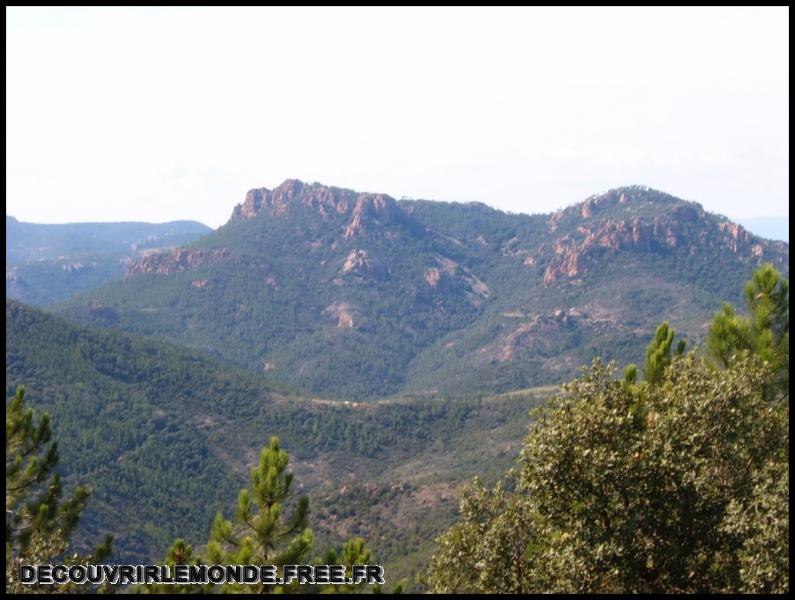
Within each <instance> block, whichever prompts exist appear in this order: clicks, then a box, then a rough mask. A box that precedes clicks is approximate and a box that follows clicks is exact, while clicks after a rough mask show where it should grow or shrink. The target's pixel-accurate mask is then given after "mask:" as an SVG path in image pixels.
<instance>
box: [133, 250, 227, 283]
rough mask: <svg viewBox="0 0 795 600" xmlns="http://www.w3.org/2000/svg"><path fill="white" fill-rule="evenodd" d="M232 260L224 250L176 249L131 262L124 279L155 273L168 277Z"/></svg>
mask: <svg viewBox="0 0 795 600" xmlns="http://www.w3.org/2000/svg"><path fill="white" fill-rule="evenodd" d="M231 258H232V253H231V252H230V251H229V250H227V249H226V248H200V249H196V250H190V249H186V248H178V249H177V250H172V251H170V252H161V253H157V254H149V255H147V256H144V257H143V258H141V259H140V260H138V261H136V262H133V263H132V264H130V266H129V267H128V268H127V273H126V274H125V276H124V278H125V279H129V278H130V277H134V276H135V275H139V274H142V273H157V274H159V275H169V274H171V273H181V272H183V271H188V270H191V269H196V268H198V267H202V266H204V265H211V264H218V263H221V262H225V261H227V260H230V259H231Z"/></svg>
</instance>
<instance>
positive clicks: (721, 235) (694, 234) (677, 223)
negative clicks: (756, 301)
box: [534, 186, 766, 285]
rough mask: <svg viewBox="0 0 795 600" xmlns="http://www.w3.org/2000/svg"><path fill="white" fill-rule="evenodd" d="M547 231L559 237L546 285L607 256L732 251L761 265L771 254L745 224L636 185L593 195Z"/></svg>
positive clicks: (576, 273)
mask: <svg viewBox="0 0 795 600" xmlns="http://www.w3.org/2000/svg"><path fill="white" fill-rule="evenodd" d="M547 227H548V230H549V231H550V232H554V233H556V234H557V236H558V238H557V240H556V241H555V242H554V244H553V245H552V247H551V248H550V250H549V251H547V252H542V251H541V249H539V256H537V257H534V260H535V261H537V260H539V258H542V257H543V255H544V254H546V255H547V256H548V257H549V258H548V260H547V263H546V268H545V271H544V283H545V284H547V285H550V284H552V283H554V282H556V281H559V280H561V279H567V278H568V279H571V278H575V277H577V276H581V275H583V274H585V273H587V271H588V270H589V268H590V266H593V265H594V264H595V262H596V261H598V260H599V257H600V256H601V255H602V254H604V253H605V252H606V253H608V254H614V253H616V252H619V251H627V250H637V251H646V252H675V251H677V252H678V251H686V252H689V253H690V254H695V253H697V252H703V251H704V249H705V248H707V247H710V248H712V250H711V251H720V250H721V249H724V250H725V249H728V250H729V251H730V252H732V253H733V254H736V255H739V257H740V259H741V260H742V261H751V260H756V261H759V260H761V259H762V257H764V256H765V254H766V246H765V243H764V242H763V240H759V239H758V238H755V236H752V235H751V234H749V233H748V232H747V231H746V230H745V229H744V228H743V227H742V226H741V225H738V224H736V223H732V222H730V221H726V220H718V218H717V217H716V216H715V215H710V214H709V213H707V212H706V211H705V210H704V209H703V208H702V206H701V205H700V204H698V203H696V202H688V201H685V200H680V199H678V198H676V197H674V196H671V195H669V194H665V193H663V192H658V191H656V190H651V189H649V188H645V187H642V186H630V187H624V188H618V189H615V190H610V191H609V192H606V193H604V194H599V195H595V196H591V197H590V198H588V199H586V200H585V201H584V202H581V203H579V204H576V205H573V206H571V207H569V208H566V209H565V210H560V211H558V212H556V213H554V214H553V215H551V217H550V218H549V220H548V221H547Z"/></svg>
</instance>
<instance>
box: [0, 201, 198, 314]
mask: <svg viewBox="0 0 795 600" xmlns="http://www.w3.org/2000/svg"><path fill="white" fill-rule="evenodd" d="M209 231H210V228H209V227H207V226H206V225H202V224H201V223H196V222H195V221H174V222H171V223H161V224H153V223H69V224H63V225H40V224H36V223H23V222H20V221H17V220H16V219H15V218H14V217H8V216H6V297H9V298H14V299H16V300H20V301H22V302H26V303H28V304H33V305H36V306H44V305H47V304H51V303H53V302H58V301H61V300H65V299H66V298H69V297H71V296H74V295H76V294H79V293H82V292H85V291H87V290H91V289H94V288H97V287H100V286H101V285H103V284H105V283H107V282H108V281H113V280H119V279H121V278H122V276H123V275H124V271H125V269H126V264H127V263H128V262H129V261H130V260H133V259H135V258H137V257H138V256H139V255H140V254H141V253H143V252H145V251H153V250H155V249H157V248H164V247H171V246H179V245H181V244H187V243H189V242H191V241H193V240H194V239H196V238H197V237H199V236H201V235H204V234H206V233H208V232H209Z"/></svg>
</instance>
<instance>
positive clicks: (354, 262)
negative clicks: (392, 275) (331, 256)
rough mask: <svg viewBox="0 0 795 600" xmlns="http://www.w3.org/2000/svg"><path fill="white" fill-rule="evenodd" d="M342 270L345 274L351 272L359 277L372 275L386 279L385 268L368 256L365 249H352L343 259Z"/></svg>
mask: <svg viewBox="0 0 795 600" xmlns="http://www.w3.org/2000/svg"><path fill="white" fill-rule="evenodd" d="M342 272H343V273H345V274H346V275H348V274H353V275H359V276H361V277H373V278H375V279H386V278H387V277H388V273H387V269H386V268H385V267H384V265H382V264H381V262H380V261H378V260H376V259H374V258H372V257H370V254H369V253H368V252H367V250H353V251H351V253H350V254H348V256H347V258H346V259H345V264H343V265H342Z"/></svg>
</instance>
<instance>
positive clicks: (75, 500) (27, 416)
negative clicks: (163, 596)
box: [6, 386, 112, 593]
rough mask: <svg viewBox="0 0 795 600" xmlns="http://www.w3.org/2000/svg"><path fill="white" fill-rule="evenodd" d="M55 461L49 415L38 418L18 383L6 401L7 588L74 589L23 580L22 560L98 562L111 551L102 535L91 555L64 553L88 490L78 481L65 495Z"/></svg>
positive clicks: (37, 590) (32, 562) (27, 562)
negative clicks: (19, 577)
mask: <svg viewBox="0 0 795 600" xmlns="http://www.w3.org/2000/svg"><path fill="white" fill-rule="evenodd" d="M57 466H58V444H57V442H55V441H52V431H51V428H50V418H49V415H47V414H46V413H45V414H43V415H41V416H40V417H39V418H38V419H37V418H36V415H35V413H34V411H33V409H32V408H28V407H26V406H25V389H24V387H21V386H20V387H18V388H17V390H16V393H15V395H14V396H13V397H12V398H11V399H10V400H9V401H8V402H7V404H6V590H7V591H12V592H17V593H25V592H34V593H42V592H65V591H74V589H75V587H76V586H72V585H58V586H38V585H23V584H21V583H20V582H19V580H18V571H19V566H20V565H23V564H25V565H37V564H52V563H66V564H76V563H87V562H98V561H100V560H102V558H104V557H105V556H107V555H108V554H109V553H110V550H111V541H112V537H111V536H106V537H105V539H104V540H103V541H102V543H100V544H99V545H98V546H97V548H96V549H95V550H94V552H93V553H92V554H90V555H82V556H81V555H79V554H73V555H72V556H71V557H66V556H65V554H66V551H67V549H68V548H69V536H70V534H71V533H72V531H73V530H74V528H75V526H76V525H77V523H78V520H79V519H80V513H81V512H82V510H83V508H84V507H85V505H86V501H87V500H88V496H89V491H88V489H87V488H86V487H85V486H77V487H76V488H75V490H74V492H73V493H72V495H71V496H69V497H68V498H65V497H64V491H63V487H62V485H61V480H60V476H59V475H58V474H57V473H55V472H54V470H55V469H56V467H57Z"/></svg>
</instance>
